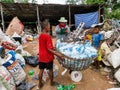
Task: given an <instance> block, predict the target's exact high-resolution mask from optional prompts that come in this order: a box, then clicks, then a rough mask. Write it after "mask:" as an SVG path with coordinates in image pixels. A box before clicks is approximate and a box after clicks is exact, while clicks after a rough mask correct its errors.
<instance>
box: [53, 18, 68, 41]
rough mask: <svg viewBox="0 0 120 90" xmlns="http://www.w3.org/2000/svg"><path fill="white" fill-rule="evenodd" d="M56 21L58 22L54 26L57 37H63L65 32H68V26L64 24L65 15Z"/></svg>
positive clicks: (65, 21) (65, 34)
mask: <svg viewBox="0 0 120 90" xmlns="http://www.w3.org/2000/svg"><path fill="white" fill-rule="evenodd" d="M58 21H59V24H58V25H57V26H56V28H55V31H56V35H57V39H61V38H65V37H66V36H67V34H68V33H70V28H69V27H68V25H67V24H66V23H67V20H66V19H65V17H61V18H60V20H58Z"/></svg>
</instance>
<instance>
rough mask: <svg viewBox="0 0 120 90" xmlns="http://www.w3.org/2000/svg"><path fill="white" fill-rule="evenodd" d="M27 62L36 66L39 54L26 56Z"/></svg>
mask: <svg viewBox="0 0 120 90" xmlns="http://www.w3.org/2000/svg"><path fill="white" fill-rule="evenodd" d="M24 59H25V62H26V63H27V64H29V65H31V66H33V67H36V66H37V65H38V63H39V60H38V57H37V56H24Z"/></svg>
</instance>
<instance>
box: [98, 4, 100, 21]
mask: <svg viewBox="0 0 120 90" xmlns="http://www.w3.org/2000/svg"><path fill="white" fill-rule="evenodd" d="M98 22H99V23H100V6H99V9H98Z"/></svg>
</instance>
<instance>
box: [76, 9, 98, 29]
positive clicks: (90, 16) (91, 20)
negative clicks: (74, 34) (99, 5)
mask: <svg viewBox="0 0 120 90" xmlns="http://www.w3.org/2000/svg"><path fill="white" fill-rule="evenodd" d="M74 17H75V27H76V28H77V26H78V25H79V23H80V22H84V23H85V25H84V27H83V28H90V27H91V25H92V24H98V11H97V12H92V13H85V14H75V15H74Z"/></svg>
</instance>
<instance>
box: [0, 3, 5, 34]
mask: <svg viewBox="0 0 120 90" xmlns="http://www.w3.org/2000/svg"><path fill="white" fill-rule="evenodd" d="M0 9H1V18H2V28H3V32H5V25H4V17H3V8H2V4H1V3H0Z"/></svg>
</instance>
